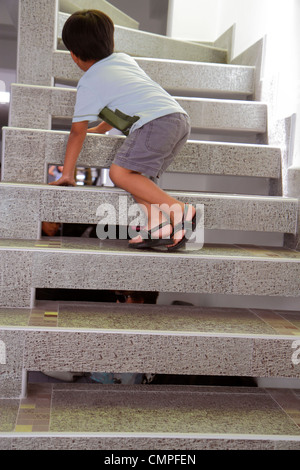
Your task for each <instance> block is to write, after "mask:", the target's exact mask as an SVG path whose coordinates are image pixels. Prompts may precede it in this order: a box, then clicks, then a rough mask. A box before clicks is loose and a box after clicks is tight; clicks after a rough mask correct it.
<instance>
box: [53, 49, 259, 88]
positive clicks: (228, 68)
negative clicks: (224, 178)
mask: <svg viewBox="0 0 300 470" xmlns="http://www.w3.org/2000/svg"><path fill="white" fill-rule="evenodd" d="M135 60H136V61H137V63H138V64H139V65H140V67H141V68H142V69H143V70H144V71H145V72H146V73H147V74H148V75H149V76H150V77H151V78H152V79H153V80H154V81H156V82H157V83H159V84H160V85H161V86H162V87H163V88H164V89H166V90H167V91H169V92H170V93H171V94H176V93H178V92H180V91H182V92H184V91H186V92H190V93H191V92H194V93H196V95H195V96H200V94H201V93H209V92H210V93H219V94H220V93H222V94H224V95H225V96H226V94H233V95H234V94H236V95H237V96H238V95H248V96H251V95H253V92H254V73H255V68H254V67H251V66H242V65H231V64H213V63H206V62H195V61H188V60H171V59H156V58H147V57H135ZM53 75H54V77H55V78H57V79H58V80H59V79H60V80H65V81H67V82H70V83H74V84H76V83H77V82H78V80H79V79H80V78H81V76H82V72H81V71H80V70H79V68H78V67H77V66H76V65H75V64H74V62H73V61H72V59H71V57H70V54H69V52H67V51H55V52H54V53H53Z"/></svg>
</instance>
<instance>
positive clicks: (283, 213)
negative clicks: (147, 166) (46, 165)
mask: <svg viewBox="0 0 300 470" xmlns="http://www.w3.org/2000/svg"><path fill="white" fill-rule="evenodd" d="M167 192H168V193H169V194H170V195H171V196H172V197H174V198H176V199H178V200H181V201H183V202H185V203H192V204H194V205H195V207H196V208H197V206H198V210H199V216H198V221H200V211H201V214H202V215H204V218H203V219H202V228H201V230H202V229H210V230H211V229H215V230H239V231H257V232H273V233H296V230H297V229H296V227H297V211H298V200H297V199H295V198H285V197H281V196H259V195H231V194H218V193H200V192H186V191H167ZM0 193H1V207H2V216H1V217H0V220H1V222H2V227H1V231H0V234H1V237H3V238H6V237H8V238H19V237H21V238H26V233H27V237H28V238H32V237H34V238H35V237H36V236H37V235H36V233H37V232H36V231H37V226H36V223H38V222H56V223H82V224H100V223H101V221H105V224H109V225H111V226H116V225H121V226H124V227H125V226H129V225H132V222H133V219H134V218H139V220H140V222H139V223H140V224H141V225H143V224H144V223H145V219H144V217H142V216H141V214H139V209H138V208H137V207H136V203H135V201H134V199H133V198H132V196H131V195H129V194H128V193H126V192H125V191H123V190H121V189H119V188H116V187H113V188H109V187H99V186H76V187H65V186H51V185H43V184H38V185H35V184H23V183H0ZM20 199H21V200H22V201H24V202H23V203H22V204H21V203H20V202H19V201H20ZM29 200H30V201H32V203H33V204H34V205H35V208H36V213H35V216H34V217H33V215H32V217H33V218H32V224H31V230H30V231H28V229H26V230H27V231H24V230H23V231H22V229H23V227H22V226H18V225H16V224H17V223H18V221H19V220H20V218H24V216H26V215H27V218H28V216H29V214H32V209H31V207H30V206H29V207H28V204H27V202H28V201H29ZM104 204H105V206H104ZM101 205H102V206H101ZM101 208H102V209H101ZM104 209H105V211H107V214H106V213H105V212H103V210H104ZM274 213H276V215H274ZM135 223H137V222H135ZM27 225H28V223H27ZM200 227H201V226H200V225H199V226H198V229H199V231H200ZM17 234H18V235H17ZM199 236H200V232H199Z"/></svg>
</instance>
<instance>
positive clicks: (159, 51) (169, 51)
mask: <svg viewBox="0 0 300 470" xmlns="http://www.w3.org/2000/svg"><path fill="white" fill-rule="evenodd" d="M69 16H70V15H69V14H66V13H61V12H60V13H59V15H58V32H57V34H58V40H59V41H58V42H59V47H63V48H64V45H63V43H62V41H61V33H62V28H63V25H64V23H65V21H66V20H67V19H68V17H69ZM114 39H115V51H116V52H126V53H128V54H130V55H138V56H145V57H159V58H166V59H183V60H184V59H187V58H188V59H191V60H195V61H201V62H219V63H227V50H225V49H221V48H217V47H212V46H204V45H203V44H196V43H190V42H188V41H181V40H177V39H172V38H169V37H167V36H163V35H159V34H154V33H149V32H146V31H140V30H135V29H130V28H127V27H124V26H115V35H114Z"/></svg>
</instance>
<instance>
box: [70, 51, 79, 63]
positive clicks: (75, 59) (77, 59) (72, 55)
mask: <svg viewBox="0 0 300 470" xmlns="http://www.w3.org/2000/svg"><path fill="white" fill-rule="evenodd" d="M70 54H71V57H72V59H73V60H74V62H75V64H77V65H78V62H79V60H80V59H79V57H77V55H75V54H74V52H72V51H70Z"/></svg>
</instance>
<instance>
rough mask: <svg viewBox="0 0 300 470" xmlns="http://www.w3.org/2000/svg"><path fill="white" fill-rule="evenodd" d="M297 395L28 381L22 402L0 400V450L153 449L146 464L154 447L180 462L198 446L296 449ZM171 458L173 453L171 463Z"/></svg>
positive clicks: (232, 389)
mask: <svg viewBox="0 0 300 470" xmlns="http://www.w3.org/2000/svg"><path fill="white" fill-rule="evenodd" d="M298 392H299V391H295V390H281V391H276V390H272V389H270V390H268V389H266V390H265V389H256V388H248V387H245V388H240V387H188V386H187V387H180V386H178V387H176V386H166V387H162V386H154V385H153V386H151V385H150V386H148V385H146V386H145V385H144V386H127V387H126V386H121V385H120V386H117V385H114V386H105V385H100V386H98V385H88V384H81V385H79V384H78V385H74V384H68V385H67V384H61V385H60V384H32V385H31V387H30V390H29V393H28V397H27V398H26V399H23V400H20V401H19V400H1V402H0V403H1V415H3V417H4V419H3V421H2V422H1V424H0V426H1V427H0V430H1V431H2V432H1V434H0V446H1V449H6V450H9V449H17V450H21V449H32V450H33V449H35V450H38V449H55V450H57V449H61V450H62V449H72V450H75V449H82V450H83V449H84V450H86V449H87V450H93V449H95V450H96V449H97V450H110V451H111V450H131V452H133V451H132V449H136V450H146V451H147V450H149V449H151V452H150V453H148V457H146V458H147V459H152V460H149V462H150V463H151V464H152V463H155V462H154V459H156V458H157V457H156V456H155V455H153V450H156V449H157V450H159V451H161V450H165V451H166V453H167V451H168V450H170V449H173V451H174V450H175V449H176V450H181V451H183V452H185V455H183V456H182V458H183V459H185V457H186V458H187V457H188V456H186V451H188V450H198V449H199V450H202V449H203V450H204V449H206V450H208V449H215V450H222V449H223V450H229V449H234V450H242V449H245V450H246V449H249V450H250V449H251V450H255V449H256V450H267V449H272V450H283V449H286V450H292V449H293V450H297V449H299V445H300V428H299V421H297V416H298V415H299V406H300V403H299V402H300V397H299V393H298ZM41 418H42V421H41ZM41 422H42V424H38V423H41ZM121 455H122V454H121ZM126 455H127V454H126ZM150 455H152V457H150ZM173 455H174V454H173V452H170V458H172V456H173ZM127 456H128V455H127ZM110 457H111V458H112V456H111V455H110ZM163 457H165V458H166V459H167V458H168V454H167V455H164V456H163ZM198 457H199V456H197V458H198ZM143 458H144V454H143ZM173 458H174V456H173ZM179 458H181V457H180V456H179ZM192 458H195V456H192ZM196 460H197V459H196ZM182 462H186V461H185V460H182ZM195 463H196V461H194V464H195ZM132 465H133V464H132Z"/></svg>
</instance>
